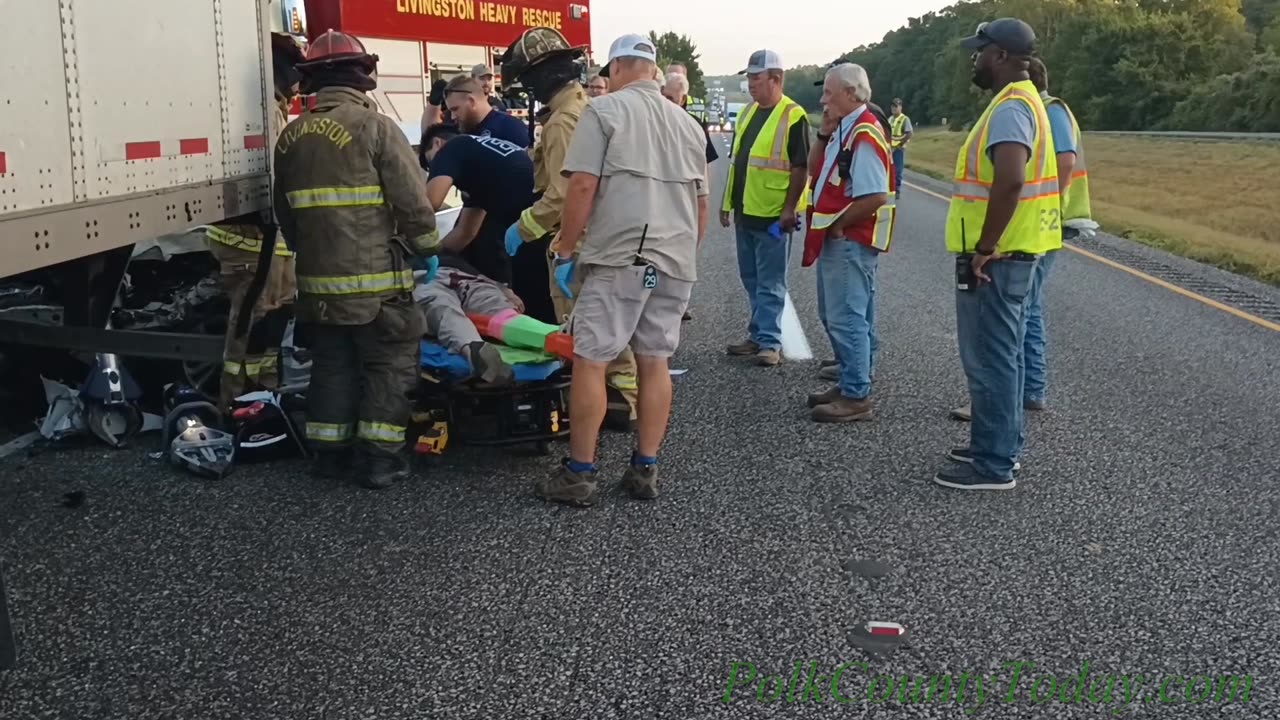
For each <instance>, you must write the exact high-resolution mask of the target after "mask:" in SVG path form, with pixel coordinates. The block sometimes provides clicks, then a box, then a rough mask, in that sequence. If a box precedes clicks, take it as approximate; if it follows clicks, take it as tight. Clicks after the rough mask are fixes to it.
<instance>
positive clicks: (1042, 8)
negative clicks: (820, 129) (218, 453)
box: [787, 0, 1280, 132]
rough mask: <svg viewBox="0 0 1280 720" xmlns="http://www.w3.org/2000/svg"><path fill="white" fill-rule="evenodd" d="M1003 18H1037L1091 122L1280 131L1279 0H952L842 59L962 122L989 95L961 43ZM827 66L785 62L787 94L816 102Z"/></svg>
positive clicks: (1057, 86)
mask: <svg viewBox="0 0 1280 720" xmlns="http://www.w3.org/2000/svg"><path fill="white" fill-rule="evenodd" d="M999 17H1018V18H1021V19H1023V20H1025V21H1027V22H1028V23H1030V24H1031V26H1032V27H1033V28H1035V31H1036V35H1037V37H1038V38H1039V45H1040V48H1039V53H1040V56H1041V57H1042V58H1044V61H1045V65H1046V66H1047V67H1048V68H1049V85H1050V88H1049V89H1050V91H1051V92H1053V93H1054V94H1055V95H1058V96H1060V97H1062V98H1063V99H1064V100H1066V101H1067V102H1068V103H1069V104H1070V105H1071V108H1072V110H1073V111H1074V112H1075V113H1076V115H1077V117H1079V119H1080V121H1081V123H1082V124H1083V125H1085V126H1086V127H1088V128H1090V129H1095V130H1187V131H1231V132H1280V0H976V1H972V2H960V3H957V4H955V5H951V6H949V7H947V8H945V9H943V10H941V11H939V12H936V13H928V14H926V15H924V16H922V17H917V18H911V20H910V21H909V22H908V23H907V25H906V26H905V27H901V28H898V29H897V30H894V31H892V32H890V33H888V34H887V35H885V36H884V38H883V39H881V40H880V42H877V43H874V44H871V45H866V46H863V47H859V48H855V49H854V50H852V51H850V52H849V53H846V54H845V55H844V56H843V57H842V58H841V59H843V60H848V61H850V62H855V63H858V64H859V65H862V66H863V67H864V68H866V70H867V73H868V74H869V75H870V77H871V84H872V95H873V100H875V101H876V102H877V103H878V104H880V105H881V106H882V107H885V108H886V109H887V108H888V104H889V100H890V99H892V98H895V97H900V98H902V99H903V101H904V103H905V105H906V110H907V114H908V115H910V116H911V117H912V119H913V120H914V121H915V122H916V123H922V124H937V123H940V122H942V120H943V119H944V118H945V119H946V120H947V123H948V124H949V125H951V126H952V127H955V128H961V127H964V126H965V125H966V124H967V123H970V122H972V121H973V120H974V119H976V118H977V116H978V114H979V113H980V112H981V109H982V107H983V106H984V105H985V103H986V98H984V97H983V95H982V94H981V93H980V92H979V91H978V90H977V88H975V87H973V85H972V84H971V82H970V75H971V70H972V67H973V65H972V62H971V61H970V54H969V53H968V52H967V51H965V50H963V49H962V48H960V47H959V43H958V41H959V40H960V39H961V38H962V37H965V36H967V35H970V34H972V33H973V31H974V29H975V28H976V27H977V25H978V24H979V23H980V22H983V21H987V20H993V19H995V18H999ZM825 70H826V68H825V67H818V66H813V65H810V66H802V67H798V68H793V69H792V70H790V71H788V75H787V93H788V95H789V96H790V97H791V98H793V99H794V100H795V101H796V102H798V103H800V104H802V105H804V106H805V107H806V108H808V109H810V110H815V111H816V110H819V109H820V107H821V104H820V98H821V92H822V91H821V88H817V87H814V86H813V81H814V80H819V79H821V78H822V76H823V73H824V72H825Z"/></svg>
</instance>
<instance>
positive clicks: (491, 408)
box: [411, 339, 569, 455]
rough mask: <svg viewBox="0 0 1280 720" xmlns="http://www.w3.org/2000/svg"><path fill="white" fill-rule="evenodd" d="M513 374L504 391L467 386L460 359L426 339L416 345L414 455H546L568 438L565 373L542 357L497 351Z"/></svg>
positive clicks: (557, 361) (565, 367) (556, 360)
mask: <svg viewBox="0 0 1280 720" xmlns="http://www.w3.org/2000/svg"><path fill="white" fill-rule="evenodd" d="M499 349H500V352H501V353H502V355H503V359H504V360H506V362H507V363H508V364H509V365H511V367H512V369H513V370H514V371H515V382H514V383H512V384H511V385H508V386H505V387H483V386H480V385H476V384H473V383H470V382H467V378H469V377H470V376H471V374H472V371H471V365H470V363H468V362H467V360H466V358H464V357H463V356H461V355H458V354H456V353H452V352H450V351H449V350H448V349H447V348H445V347H444V346H443V345H440V344H439V343H436V342H434V341H432V340H430V339H424V340H423V341H422V352H421V367H422V371H421V373H420V378H421V379H420V382H419V384H418V392H417V396H416V398H415V407H414V417H413V421H414V422H413V426H412V427H411V433H412V435H411V436H412V437H413V438H414V439H416V441H417V442H416V443H415V449H416V451H417V452H418V453H419V454H424V455H439V454H442V453H443V452H444V451H445V449H446V448H447V447H448V445H449V444H450V443H452V442H457V443H458V444H461V445H473V446H487V447H498V446H511V445H522V444H531V445H533V446H534V447H535V449H537V451H538V452H540V453H542V454H544V455H545V454H549V453H550V450H551V445H550V444H551V441H553V440H556V439H558V438H563V437H566V436H568V434H569V369H568V365H567V364H566V363H565V362H564V361H563V360H561V359H559V358H557V357H555V356H554V355H551V354H550V353H548V352H546V351H541V350H530V349H522V348H511V347H500V348H499Z"/></svg>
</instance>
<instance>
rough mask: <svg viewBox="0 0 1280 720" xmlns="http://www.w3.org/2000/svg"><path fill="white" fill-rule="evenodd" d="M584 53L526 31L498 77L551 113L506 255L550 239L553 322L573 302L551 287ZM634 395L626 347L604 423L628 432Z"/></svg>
mask: <svg viewBox="0 0 1280 720" xmlns="http://www.w3.org/2000/svg"><path fill="white" fill-rule="evenodd" d="M584 49H585V48H581V47H571V46H570V45H569V41H568V40H566V39H565V37H564V35H561V34H560V33H559V32H558V31H556V30H554V29H552V28H547V27H535V28H530V29H528V30H526V31H524V32H523V33H522V34H521V35H520V37H519V38H517V39H516V41H515V42H513V43H511V46H510V47H508V48H507V50H506V52H505V53H504V54H503V56H502V77H503V78H507V79H510V80H511V81H514V82H518V83H520V84H521V85H522V86H524V87H526V88H528V89H529V90H530V91H531V92H532V93H533V97H534V99H535V100H537V101H538V102H539V103H541V104H542V105H544V106H546V108H547V109H549V110H550V113H549V115H547V117H546V119H545V120H544V121H543V124H542V138H541V140H540V141H539V143H538V144H537V146H536V147H535V148H534V151H533V185H534V191H535V192H536V193H538V195H539V197H538V200H537V202H535V203H534V204H533V206H532V207H530V208H529V209H527V210H525V211H524V213H523V214H522V215H521V216H520V220H519V221H518V222H516V223H515V224H513V225H512V226H511V227H510V228H509V229H508V230H507V234H506V248H507V254H508V255H510V256H511V257H513V258H514V257H515V255H516V252H517V251H518V250H519V248H520V245H521V244H522V243H526V242H535V241H539V240H542V239H545V238H547V237H550V236H554V238H553V239H552V241H551V244H550V248H549V253H548V254H547V273H548V275H549V276H550V278H551V283H550V284H551V301H552V303H554V305H555V309H556V319H557V321H558V322H561V323H564V322H567V321H568V319H569V315H570V314H572V312H573V300H572V299H570V298H567V297H565V296H564V293H562V292H561V291H560V289H559V288H558V287H557V285H556V282H555V256H556V250H557V248H558V244H559V241H560V237H559V234H558V231H559V229H560V213H561V211H562V210H563V209H564V194H565V188H566V186H567V185H568V182H569V180H568V178H566V177H564V176H563V175H561V174H560V171H561V169H562V168H563V167H564V156H565V153H567V152H568V150H569V141H570V140H572V139H573V131H574V129H576V128H577V126H578V118H579V117H581V115H582V110H583V108H585V107H586V106H587V101H588V97H587V93H586V90H584V89H583V87H582V83H581V80H582V74H583V68H582V66H581V65H580V61H581V59H582V58H583V57H584V55H585V53H584ZM575 290H576V288H575ZM636 390H637V389H636V358H635V355H634V354H632V352H631V348H627V349H626V350H625V351H623V353H622V354H621V355H619V356H618V359H617V360H615V361H614V362H613V363H611V364H610V365H609V369H608V392H609V411H608V415H607V416H606V418H605V420H606V423H608V424H609V425H610V426H611V427H615V428H617V429H624V428H625V429H629V428H630V427H631V426H632V425H634V423H635V419H636Z"/></svg>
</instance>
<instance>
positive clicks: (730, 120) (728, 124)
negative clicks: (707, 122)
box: [720, 103, 747, 133]
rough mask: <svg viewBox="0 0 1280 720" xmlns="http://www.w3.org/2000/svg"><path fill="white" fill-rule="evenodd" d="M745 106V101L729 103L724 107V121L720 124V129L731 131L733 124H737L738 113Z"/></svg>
mask: <svg viewBox="0 0 1280 720" xmlns="http://www.w3.org/2000/svg"><path fill="white" fill-rule="evenodd" d="M746 106H747V105H746V103H729V104H728V105H727V106H726V108H725V114H724V122H723V123H721V124H720V131H721V132H727V133H731V132H733V128H734V126H736V125H737V124H738V113H739V112H741V111H742V108H744V107H746Z"/></svg>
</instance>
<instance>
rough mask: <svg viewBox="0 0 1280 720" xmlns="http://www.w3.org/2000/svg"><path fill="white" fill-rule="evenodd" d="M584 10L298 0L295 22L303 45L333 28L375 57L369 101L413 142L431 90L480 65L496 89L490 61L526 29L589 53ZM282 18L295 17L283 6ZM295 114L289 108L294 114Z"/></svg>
mask: <svg viewBox="0 0 1280 720" xmlns="http://www.w3.org/2000/svg"><path fill="white" fill-rule="evenodd" d="M588 4H589V0H579V1H578V2H568V0H515V1H506V2H504V1H502V0H305V12H306V15H305V18H301V17H298V18H297V19H298V20H299V21H300V22H302V23H304V24H305V33H306V35H307V37H308V38H310V39H314V38H316V37H317V36H319V35H320V34H321V33H323V32H325V31H326V30H330V29H333V30H341V31H343V32H348V33H351V34H353V35H355V36H357V37H359V38H360V40H361V41H363V42H364V43H365V45H366V47H367V48H368V50H369V51H370V52H373V53H377V54H378V56H379V58H380V62H379V67H378V89H377V90H376V91H375V92H374V93H373V97H374V99H375V100H376V101H377V103H378V106H379V108H380V109H381V110H382V112H383V113H385V114H387V115H390V116H391V117H393V118H395V119H396V120H397V121H398V122H400V124H401V126H402V127H403V128H404V129H405V132H406V134H408V135H409V136H410V138H411V139H412V140H414V141H416V134H417V132H418V127H419V123H420V122H421V118H422V110H423V107H425V105H426V100H427V96H428V95H429V94H430V92H431V84H432V83H433V82H435V81H436V80H439V79H449V78H451V77H453V76H455V75H459V74H463V73H469V72H470V71H471V68H472V67H473V66H475V65H480V64H485V65H488V66H490V67H491V68H492V69H493V71H494V74H495V78H494V79H495V81H496V82H497V83H498V84H499V85H500V84H501V81H502V77H501V73H502V68H501V66H500V65H499V64H498V62H497V58H498V57H499V56H501V55H502V52H503V51H504V50H505V49H506V48H507V46H508V45H510V44H511V42H512V41H514V40H515V39H516V38H517V37H519V36H520V33H522V32H524V31H525V30H527V29H528V28H531V27H539V26H542V27H552V28H555V29H557V30H559V31H560V32H561V33H563V34H564V36H565V38H566V39H567V40H568V41H569V42H570V43H571V44H573V45H582V46H586V47H588V48H590V46H591V18H590V15H589V11H588ZM288 12H295V13H296V11H290V10H288V9H287V8H286V13H288ZM294 29H295V30H297V29H299V28H298V27H297V26H295V28H294ZM300 110H301V107H300V106H295V112H300ZM513 114H515V115H518V116H524V115H525V114H526V113H525V111H523V110H517V111H514V112H513Z"/></svg>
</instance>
